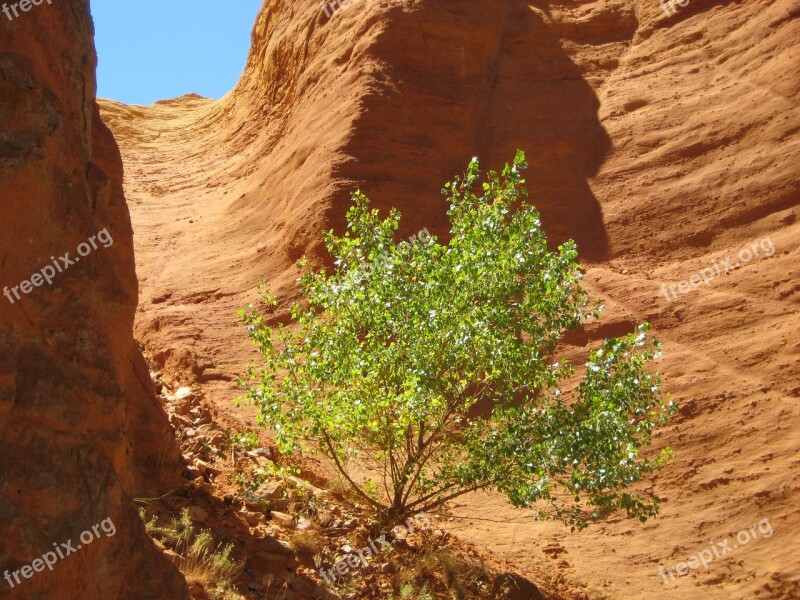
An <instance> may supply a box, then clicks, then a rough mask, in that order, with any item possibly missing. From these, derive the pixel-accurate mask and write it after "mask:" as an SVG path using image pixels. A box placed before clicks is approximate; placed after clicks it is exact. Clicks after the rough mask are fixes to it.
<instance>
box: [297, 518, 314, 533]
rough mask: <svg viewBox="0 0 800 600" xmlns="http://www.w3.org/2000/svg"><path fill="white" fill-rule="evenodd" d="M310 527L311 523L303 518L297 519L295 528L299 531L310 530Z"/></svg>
mask: <svg viewBox="0 0 800 600" xmlns="http://www.w3.org/2000/svg"><path fill="white" fill-rule="evenodd" d="M311 525H312V523H311V521H309V520H308V519H306V518H305V517H300V518H299V519H297V528H298V529H299V530H300V531H305V530H307V529H311Z"/></svg>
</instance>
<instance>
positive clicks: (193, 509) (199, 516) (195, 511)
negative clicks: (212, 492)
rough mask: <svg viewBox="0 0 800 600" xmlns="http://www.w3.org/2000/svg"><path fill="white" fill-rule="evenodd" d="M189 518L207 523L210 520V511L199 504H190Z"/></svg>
mask: <svg viewBox="0 0 800 600" xmlns="http://www.w3.org/2000/svg"><path fill="white" fill-rule="evenodd" d="M189 518H190V519H191V520H192V521H194V522H196V523H206V521H208V512H206V510H205V509H204V508H200V507H199V506H190V507H189Z"/></svg>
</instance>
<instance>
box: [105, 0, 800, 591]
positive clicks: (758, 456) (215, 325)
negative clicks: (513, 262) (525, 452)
mask: <svg viewBox="0 0 800 600" xmlns="http://www.w3.org/2000/svg"><path fill="white" fill-rule="evenodd" d="M665 4H667V5H669V2H668V0H667V1H666V2H665ZM684 4H686V5H685V6H680V5H678V4H677V2H673V3H672V5H673V6H674V10H672V9H670V10H669V13H670V14H669V15H668V14H666V12H665V10H664V9H663V8H662V7H661V6H660V3H659V1H658V0H610V1H605V0H604V1H596V2H592V1H584V2H577V3H576V2H564V3H556V2H548V1H546V2H522V1H515V0H492V1H488V0H487V1H476V0H459V1H453V2H442V1H438V0H401V1H397V2H391V3H389V2H379V1H377V0H361V1H359V2H354V3H353V4H352V5H351V6H350V7H348V8H346V9H342V10H340V11H337V12H336V13H335V14H334V15H333V17H331V18H328V17H327V16H326V15H325V14H324V13H323V11H322V10H321V8H320V6H319V4H318V3H315V2H308V3H301V2H283V1H279V0H267V1H266V2H265V4H264V7H263V8H262V11H261V13H260V14H259V16H258V19H257V21H256V24H255V27H254V29H253V40H252V49H251V54H250V58H249V61H248V64H247V67H246V69H245V72H244V73H243V75H242V78H241V80H240V82H239V84H238V85H237V87H236V88H235V89H234V90H233V91H232V92H231V93H230V94H229V95H227V96H226V97H225V98H223V99H222V100H220V101H218V102H215V101H210V100H205V99H202V98H199V97H197V96H187V97H183V98H178V99H173V100H169V101H164V102H160V103H157V104H155V105H153V106H151V107H137V106H125V105H122V104H119V103H115V102H102V103H101V107H102V114H103V118H104V120H105V122H106V123H107V124H108V125H109V127H110V128H111V129H112V131H113V132H114V134H115V136H116V137H117V140H118V142H119V144H120V148H121V151H122V155H123V159H124V162H125V164H126V171H125V172H126V175H125V177H126V179H125V187H126V193H127V197H128V199H129V201H130V202H131V203H132V204H131V210H132V220H133V223H134V225H135V229H136V234H137V237H136V250H137V260H138V268H139V274H140V277H141V283H142V303H141V306H140V309H139V310H140V312H139V314H138V315H137V322H136V331H137V335H138V336H139V337H140V338H141V339H142V340H143V341H144V342H145V344H146V346H147V347H148V349H149V350H150V351H151V352H153V357H154V359H155V360H156V362H157V363H158V364H159V366H162V367H164V369H165V370H166V371H167V372H168V373H172V374H173V375H174V376H180V377H182V378H187V379H188V378H194V379H196V380H197V381H199V382H200V383H201V384H202V385H203V386H205V390H204V391H206V392H207V393H209V394H210V395H211V396H212V398H213V399H215V400H216V401H218V402H219V403H220V405H221V406H227V401H228V400H230V399H231V398H232V397H234V396H235V395H236V393H237V392H236V390H235V386H233V385H232V383H231V381H232V379H233V377H235V375H236V374H237V373H240V372H242V370H243V369H244V367H245V365H246V364H247V363H248V362H249V361H250V360H251V359H253V358H255V354H254V351H253V350H252V349H251V348H250V345H249V342H248V340H247V338H246V336H245V335H244V332H243V331H242V328H241V325H240V324H239V323H238V319H237V317H236V311H237V310H238V309H240V308H242V306H243V305H245V304H246V303H247V302H250V301H253V300H254V298H255V293H254V288H255V285H256V284H257V283H258V281H259V280H261V279H267V280H268V281H269V283H270V287H271V288H272V291H273V292H275V293H276V294H277V295H278V296H279V297H280V298H281V299H282V300H284V301H287V300H289V299H290V298H291V297H292V295H293V294H296V287H295V283H294V278H295V277H296V272H295V271H294V268H293V266H292V265H293V263H294V261H295V260H296V259H297V258H299V257H300V256H301V255H302V254H304V253H308V254H310V255H311V256H312V257H314V258H323V259H324V258H325V257H324V254H322V253H321V252H320V246H319V240H320V231H321V230H322V229H326V228H331V227H340V226H341V225H342V223H343V222H344V211H345V208H346V206H347V203H348V194H349V192H350V191H352V190H353V189H354V188H356V187H361V189H362V190H364V191H365V192H366V193H367V194H368V195H369V196H370V197H372V198H373V200H374V201H375V204H376V205H377V206H378V207H380V208H382V209H386V208H388V207H389V206H396V207H398V208H399V209H400V210H401V212H402V213H403V221H402V224H401V231H400V233H399V236H398V237H406V236H408V235H410V234H412V233H414V232H416V231H418V230H420V229H422V228H423V227H425V228H428V229H429V230H430V231H431V232H434V233H438V234H446V222H445V209H446V207H445V205H444V203H443V202H442V199H441V196H440V195H439V193H438V190H439V189H440V187H441V185H442V184H443V183H444V182H445V181H446V180H448V179H449V178H450V177H452V176H453V174H455V173H456V172H462V171H463V169H464V168H465V167H466V165H467V163H468V161H469V159H470V158H471V157H472V156H473V155H477V156H479V157H480V158H481V160H482V164H483V166H484V167H486V168H494V169H499V168H501V167H502V163H503V162H505V161H508V160H510V159H511V157H512V156H513V151H514V150H515V149H516V148H522V149H524V150H526V151H527V153H528V158H529V162H530V164H531V168H530V170H529V171H528V173H527V175H526V178H527V187H528V189H529V190H530V200H531V202H533V203H534V204H535V205H536V206H537V207H539V208H540V209H541V211H542V215H543V222H544V225H545V228H546V229H547V231H548V233H549V234H550V236H551V238H552V239H553V241H556V242H557V241H559V240H561V239H564V238H566V237H573V238H575V239H576V240H577V241H578V243H579V245H580V249H581V251H582V252H583V256H584V259H586V260H587V262H589V270H588V273H587V277H586V284H587V287H588V288H589V290H590V291H591V292H592V293H593V294H594V295H595V296H598V297H600V298H603V299H604V301H605V303H606V305H607V307H608V311H607V312H606V313H605V315H604V317H603V319H602V321H601V323H602V325H601V326H599V327H598V326H595V327H590V328H588V330H587V332H586V335H585V336H584V339H583V342H584V343H587V344H588V343H594V341H596V340H597V338H598V337H601V336H610V335H619V334H623V333H627V332H629V331H631V330H632V328H633V326H634V324H635V323H636V322H637V321H639V320H643V319H647V320H649V321H651V322H652V323H653V325H654V334H655V335H656V336H657V337H658V338H660V339H661V340H662V341H663V342H664V343H665V347H664V358H663V360H662V361H661V363H660V364H659V368H660V369H661V370H662V371H663V372H664V376H665V380H666V382H667V389H668V390H669V391H670V392H672V393H673V394H674V397H675V399H676V400H677V401H678V402H679V403H681V405H682V407H683V408H682V410H681V413H680V415H679V416H678V417H677V418H676V421H675V423H674V424H673V425H672V426H670V427H669V428H667V429H666V430H665V431H664V432H663V433H661V434H659V435H658V436H657V438H656V442H657V445H659V446H664V445H670V446H672V447H673V448H674V449H675V451H676V454H677V458H676V460H675V461H674V462H673V463H671V464H670V465H669V466H668V467H667V468H666V469H665V470H664V472H663V473H662V474H660V475H659V476H657V477H656V478H655V480H654V481H653V482H648V486H649V485H651V484H653V485H654V486H655V487H653V488H652V489H654V490H656V491H657V493H658V494H659V496H660V497H662V498H663V499H664V502H663V516H662V518H661V519H659V520H658V521H655V522H652V523H648V524H647V525H645V526H639V525H637V524H634V523H630V522H628V521H624V520H623V521H618V520H612V521H611V522H609V523H606V524H604V525H602V526H600V527H597V528H594V529H592V530H589V531H588V532H584V533H582V534H581V535H579V536H567V535H565V531H564V529H563V528H562V527H560V526H558V525H552V524H541V523H533V522H531V521H530V520H527V519H525V518H524V515H522V514H521V513H519V512H518V511H513V510H511V509H510V508H509V507H508V505H507V502H505V501H503V500H502V499H499V498H496V497H489V498H488V499H487V497H485V496H480V497H475V498H471V499H469V502H470V504H469V505H468V506H467V507H466V509H465V515H472V516H476V515H477V516H480V517H483V516H485V515H486V514H491V516H492V518H493V520H492V521H481V520H478V521H472V522H471V524H470V525H469V526H464V527H461V528H459V529H458V533H459V534H460V535H463V536H465V537H467V538H469V539H471V540H473V541H476V542H477V543H480V544H482V545H486V546H489V547H491V548H492V549H493V550H494V551H495V552H497V553H498V554H500V555H502V556H503V557H504V558H508V559H509V560H511V561H512V562H513V563H514V564H515V565H516V566H517V567H518V568H519V569H520V570H521V571H522V572H523V573H525V574H530V573H535V572H536V570H537V569H540V568H541V564H545V565H546V570H548V571H556V572H557V579H558V580H559V581H562V582H566V583H565V585H571V583H574V584H575V586H577V587H576V590H577V591H576V592H575V594H574V595H573V597H581V594H584V591H583V588H582V586H583V585H584V583H585V585H586V586H588V588H589V591H588V592H586V594H587V595H588V596H589V597H601V596H600V595H606V596H608V597H613V598H631V599H633V598H636V599H640V600H641V599H647V600H656V599H658V600H661V599H662V598H693V597H703V598H712V599H715V598H720V599H722V598H725V599H727V598H731V597H750V596H753V597H756V595H757V597H764V598H787V597H792V595H793V594H794V596H798V595H800V592H799V591H798V590H797V577H798V574H797V570H796V564H795V563H796V561H794V560H793V557H796V556H797V555H798V553H800V541H799V540H800V539H799V538H798V537H797V536H796V532H797V530H798V528H799V527H800V522H798V513H797V511H796V506H797V504H798V500H800V497H799V496H800V495H799V494H798V486H797V484H796V482H797V481H798V478H799V477H800V473H798V463H797V460H796V452H797V437H796V431H797V429H798V427H800V416H798V413H797V410H796V404H797V396H798V390H800V384H798V373H797V364H798V347H797V342H796V340H797V339H798V337H799V336H798V334H799V333H800V330H799V329H800V326H799V325H798V322H799V321H800V320H798V319H797V302H798V296H797V292H798V288H797V283H796V281H797V259H798V240H799V239H800V226H798V220H797V213H798V199H800V184H799V180H800V174H799V173H798V167H797V165H798V164H800V160H799V159H800V138H799V137H798V131H800V111H798V95H799V93H800V74H799V73H798V69H800V60H798V39H800V35H799V34H800V32H799V31H798V18H797V17H798V14H799V13H798V5H797V2H796V1H795V0H753V1H750V0H748V1H747V2H724V1H721V0H688V2H687V1H686V0H684ZM767 239H769V241H770V242H772V243H773V244H774V248H775V251H774V252H770V251H768V250H765V248H768V245H767V244H766V243H765V244H764V245H759V246H758V247H760V248H762V250H761V255H760V256H758V257H755V258H753V259H752V260H749V261H746V264H743V265H741V266H740V268H738V269H735V270H732V271H731V272H729V273H728V274H720V275H718V276H716V277H714V279H713V280H711V281H709V284H708V285H705V284H702V285H701V286H700V287H698V286H694V285H692V286H691V287H690V288H689V289H688V291H687V292H685V293H684V292H681V293H680V294H679V295H678V296H677V297H675V298H672V299H670V300H668V299H667V298H666V297H665V296H663V294H662V291H661V286H662V285H667V286H670V285H673V286H674V285H676V284H679V282H681V281H684V280H689V279H690V278H691V277H692V275H694V274H695V273H698V272H699V271H700V270H701V269H704V268H707V267H709V266H710V265H714V264H719V262H718V261H720V260H723V259H728V258H731V259H732V260H731V262H733V263H736V262H739V260H740V259H739V256H740V252H741V249H742V248H747V247H751V244H753V243H756V244H757V245H758V244H760V243H761V242H766V240H767ZM745 255H746V254H745ZM687 285H688V284H687ZM285 305H286V302H284V305H283V306H285ZM579 350H580V349H575V350H574V352H575V354H577V353H578V352H579ZM763 519H769V520H770V523H772V524H773V525H774V531H775V533H774V536H773V537H771V538H769V539H766V538H761V537H760V538H759V539H758V540H755V541H752V542H751V543H749V544H747V547H746V548H739V549H738V550H736V551H735V552H736V554H733V555H730V554H729V555H728V556H726V557H724V558H722V557H720V558H719V559H717V560H716V561H715V562H714V563H712V565H711V566H710V567H709V569H700V570H692V572H691V576H684V577H680V578H678V579H674V578H673V579H670V578H669V577H667V580H666V582H665V581H663V580H662V576H661V575H660V574H659V572H658V567H659V565H663V566H665V567H672V566H674V565H675V564H676V563H680V562H685V561H686V560H687V558H688V557H689V556H692V555H696V554H698V553H699V552H701V551H703V550H706V549H707V548H709V546H710V540H712V539H713V540H715V541H717V542H719V541H721V540H722V539H724V538H726V537H730V536H732V535H735V534H736V533H737V532H739V531H741V530H742V529H747V528H748V527H750V526H751V525H753V524H756V523H759V522H761V521H762V520H763ZM556 542H557V544H559V546H558V547H557V548H555V547H554V546H552V544H554V543H556ZM542 548H545V549H547V548H554V549H553V550H552V551H551V552H550V553H549V554H548V553H543V552H542ZM552 555H555V556H556V557H560V558H558V560H551V558H549V556H552ZM532 579H536V577H535V575H534V576H533V577H532ZM793 586H794V587H793ZM577 588H581V589H577Z"/></svg>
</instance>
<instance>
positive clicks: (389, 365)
mask: <svg viewBox="0 0 800 600" xmlns="http://www.w3.org/2000/svg"><path fill="white" fill-rule="evenodd" d="M526 166H527V165H526V163H525V156H524V154H523V153H522V152H521V151H518V152H517V155H516V157H515V160H514V162H513V165H511V166H509V165H508V164H506V165H505V168H504V169H503V171H502V173H501V174H500V175H498V174H497V173H496V172H493V171H490V172H488V173H487V174H486V177H485V182H483V183H482V185H481V186H480V187H479V188H478V186H477V183H478V179H479V177H480V171H479V163H478V160H477V159H473V160H472V162H471V163H470V165H469V168H468V170H467V172H466V174H465V175H464V176H463V177H456V178H455V180H454V181H453V182H450V183H448V184H446V185H445V187H444V189H443V190H442V192H443V194H444V195H445V196H446V197H447V198H448V200H449V203H450V205H449V209H448V211H447V214H448V216H449V218H450V222H451V226H452V229H451V231H450V239H449V242H447V243H441V242H439V241H438V240H437V239H436V238H435V237H427V236H426V239H415V240H414V241H413V243H410V244H409V243H405V244H400V245H395V243H394V235H395V232H396V231H397V229H398V224H399V221H400V215H399V214H398V212H397V211H396V210H392V211H391V212H390V214H389V216H388V218H386V219H384V220H382V219H380V218H379V215H378V211H377V210H374V209H370V207H369V200H368V199H367V198H366V197H365V196H364V195H363V194H361V193H360V192H355V193H354V194H353V195H352V200H353V205H352V207H351V208H350V209H349V211H348V213H347V223H348V225H347V231H346V232H345V233H344V235H342V236H337V235H336V234H335V233H334V232H333V231H328V232H326V233H325V234H324V240H325V244H326V247H327V249H328V251H329V252H330V254H331V255H332V256H333V257H334V259H335V262H334V263H333V266H331V268H330V269H328V270H325V269H323V270H315V269H313V268H312V267H311V266H310V265H309V263H308V261H307V260H305V259H303V260H301V261H300V263H299V266H300V269H301V274H302V276H301V277H300V278H299V279H298V282H299V284H300V287H301V289H302V293H303V296H304V299H305V301H304V302H303V303H298V304H295V305H294V306H293V307H292V312H291V315H292V322H291V323H289V324H288V325H287V326H283V325H278V326H277V329H276V330H273V328H272V327H270V326H269V325H268V324H267V323H266V321H265V319H264V317H263V316H262V315H261V314H260V313H259V311H258V310H257V309H256V308H255V307H253V306H252V305H251V306H250V307H249V310H247V311H242V313H241V314H242V316H243V318H244V320H245V322H246V323H247V327H248V331H249V334H250V337H251V338H252V339H253V341H254V342H255V343H256V344H257V345H258V347H259V349H260V351H261V353H262V354H263V356H264V359H265V364H264V366H263V368H262V369H260V370H255V369H252V368H251V370H250V372H249V381H248V382H241V383H242V385H244V386H245V388H246V396H247V398H248V399H249V400H250V401H252V402H254V403H255V404H256V406H257V407H258V409H259V413H260V416H259V421H260V423H261V424H262V425H264V426H271V427H273V428H274V429H275V431H276V432H277V443H278V445H279V448H280V449H281V451H283V452H284V453H292V452H295V451H298V450H304V449H315V450H318V451H319V452H321V453H322V454H323V455H324V456H326V457H327V458H328V459H330V461H331V462H332V464H333V466H335V468H336V470H337V471H338V472H339V473H340V474H341V476H342V477H343V478H344V479H345V480H346V481H347V483H348V484H349V486H350V487H351V488H352V490H353V491H354V493H355V494H356V495H357V496H358V497H359V498H360V499H361V500H362V501H364V502H366V503H367V504H368V505H369V506H371V507H372V508H373V509H374V510H375V512H376V514H377V516H378V517H379V518H380V519H382V520H386V521H391V520H398V519H402V518H405V517H406V516H408V515H410V514H413V513H414V512H418V511H430V510H432V509H435V508H437V507H441V506H442V505H443V504H446V503H447V502H448V501H450V500H452V499H454V498H456V497H458V496H461V495H463V494H465V493H468V492H470V491H473V490H488V489H494V490H498V491H500V492H502V493H503V494H505V495H507V496H508V498H509V499H510V500H511V502H513V503H514V504H515V505H516V506H520V507H534V506H535V505H536V506H537V507H538V508H539V509H540V510H538V512H537V515H538V516H539V517H541V518H557V519H561V520H562V521H564V522H566V523H568V524H570V525H572V526H573V529H574V528H576V527H577V528H581V527H584V526H586V525H587V524H588V523H589V522H590V521H593V520H596V519H598V518H601V517H602V516H604V515H607V514H608V513H610V512H613V511H616V510H620V509H622V510H625V511H627V515H628V516H629V517H638V518H640V519H641V520H642V521H645V520H646V519H647V518H648V517H651V516H654V515H655V514H656V513H657V511H658V501H657V498H656V497H654V496H646V495H638V494H635V493H629V492H627V491H625V490H626V489H628V488H629V487H630V486H631V485H632V484H634V483H635V482H637V481H639V480H640V479H641V478H642V477H643V476H644V475H645V474H647V473H649V472H651V471H653V470H654V469H655V468H657V467H658V466H659V465H660V464H661V463H663V462H664V461H665V460H666V459H667V457H668V454H669V450H668V449H666V450H665V451H663V452H662V453H660V454H659V455H657V456H655V457H651V458H648V457H646V456H643V455H642V453H641V450H642V449H644V448H645V447H647V446H649V444H650V437H651V433H652V431H653V430H654V429H655V428H657V427H658V426H660V425H662V424H663V423H665V422H666V420H667V419H668V418H669V416H670V414H672V412H674V409H675V407H674V403H672V402H668V401H666V400H665V399H664V398H663V396H662V394H661V393H660V391H659V385H660V380H659V375H658V374H650V373H648V372H647V370H646V363H647V361H648V360H650V359H651V358H653V357H654V356H656V355H657V353H658V342H657V341H652V342H648V341H647V339H646V333H645V332H646V331H647V329H648V326H647V325H646V324H643V325H640V326H639V327H638V331H637V332H634V333H631V334H629V335H627V336H626V337H623V338H618V339H616V338H615V339H608V340H605V341H603V342H602V343H601V344H600V347H599V348H596V349H594V350H591V352H590V353H589V356H588V362H586V365H585V376H584V378H583V380H582V382H581V383H580V384H579V385H577V387H576V386H575V385H573V386H572V388H574V391H573V392H572V393H562V390H563V388H564V385H565V383H566V384H569V382H570V381H573V380H574V378H573V373H574V367H573V365H572V364H570V363H569V362H568V361H566V360H560V361H557V360H556V351H557V346H558V343H559V341H560V340H561V339H562V337H563V335H564V334H565V333H566V332H568V331H570V330H573V329H575V328H578V327H580V326H581V324H582V323H583V321H585V320H587V319H591V318H597V317H598V316H599V314H598V313H599V311H600V310H602V306H599V305H597V304H590V302H589V299H588V296H587V294H586V292H585V291H584V290H583V289H582V288H581V286H580V285H579V282H580V279H581V277H582V275H583V271H582V270H581V268H580V267H579V265H578V263H577V256H578V253H577V249H576V246H575V244H574V242H572V241H569V242H566V243H564V244H562V245H560V246H559V247H558V248H557V249H556V250H552V251H551V250H549V249H548V247H547V239H546V236H545V234H544V232H543V231H542V229H541V227H540V220H539V214H538V212H537V211H536V210H535V208H533V207H532V206H530V205H528V204H526V203H525V202H524V201H523V200H522V199H521V196H523V195H527V194H526V192H525V190H524V188H522V184H524V179H522V177H521V173H522V171H523V170H524V169H525V168H526ZM476 188H478V193H480V195H477V194H476ZM261 295H262V301H263V302H264V303H265V304H266V306H267V309H268V310H269V309H270V307H275V306H276V305H277V302H276V299H275V298H274V297H272V296H271V295H270V294H269V293H268V292H267V291H266V290H263V289H262V293H261ZM356 472H358V473H360V474H361V475H356ZM365 473H366V475H365Z"/></svg>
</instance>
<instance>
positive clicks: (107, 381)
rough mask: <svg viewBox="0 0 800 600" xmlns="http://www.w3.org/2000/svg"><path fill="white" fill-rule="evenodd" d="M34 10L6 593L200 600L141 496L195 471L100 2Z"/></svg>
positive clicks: (12, 211) (19, 211) (29, 17)
mask: <svg viewBox="0 0 800 600" xmlns="http://www.w3.org/2000/svg"><path fill="white" fill-rule="evenodd" d="M28 8H29V10H28V12H22V10H21V9H19V11H18V12H19V16H18V17H17V18H15V19H13V20H7V19H6V17H5V16H2V15H0V128H1V129H0V215H2V216H0V273H1V274H2V280H1V281H0V285H2V286H4V288H3V291H4V295H3V296H0V540H2V541H0V577H3V579H0V598H15V599H16V598H19V599H26V600H27V599H31V598H37V599H53V600H67V599H75V600H78V599H80V600H87V599H96V600H108V599H109V598H137V599H153V600H155V599H161V598H176V599H180V598H186V597H187V592H186V584H185V581H184V580H183V577H182V576H181V575H180V573H179V572H178V571H177V570H176V569H175V568H174V567H173V565H172V564H171V563H170V562H169V561H167V560H166V558H165V557H163V556H162V555H161V553H160V552H159V551H158V550H157V549H156V548H155V546H154V545H153V544H152V542H151V540H150V539H149V538H148V537H147V535H146V534H145V531H144V526H143V523H142V521H141V519H140V518H139V516H138V515H137V513H136V510H135V508H134V504H133V502H132V499H133V498H134V497H138V498H146V497H154V496H158V495H161V494H163V493H165V492H168V491H170V490H172V489H174V488H175V487H178V486H179V485H180V479H179V474H180V469H181V467H180V463H179V455H178V451H177V447H176V445H175V442H174V438H173V437H172V435H171V431H170V429H169V426H168V423H167V420H166V416H165V414H164V412H163V410H162V409H161V407H160V406H159V405H158V403H157V401H156V398H155V394H154V391H153V388H152V383H151V381H150V376H149V373H148V370H147V366H146V363H145V362H144V359H143V357H142V355H141V352H140V350H139V349H138V347H137V346H136V343H135V341H134V339H133V318H134V313H135V309H136V304H137V294H138V284H137V280H136V275H135V272H134V256H133V239H132V228H131V222H130V216H129V213H128V208H127V206H126V203H125V198H124V196H123V192H122V162H121V159H120V155H119V150H118V148H117V145H116V142H115V141H114V139H113V136H112V135H111V133H110V132H109V130H108V129H107V128H106V127H105V125H104V124H103V123H102V122H101V121H100V119H99V113H98V110H97V106H96V102H95V89H96V88H95V66H96V56H95V51H94V46H93V25H92V21H91V17H90V14H89V5H88V2H87V0H75V1H70V2H56V3H53V4H52V5H50V4H48V3H41V4H40V5H39V6H33V5H30V4H28ZM61 257H63V259H62V258H61ZM101 523H102V526H100V527H98V525H99V524H101ZM93 526H94V527H95V530H94V531H92V527H93ZM85 532H88V533H85ZM81 535H83V537H81ZM70 547H71V548H72V551H71V550H70V549H69V548H70ZM47 553H49V554H47ZM46 554H47V559H48V565H43V564H42V563H43V561H42V560H37V559H40V558H41V557H42V556H45V555H46ZM62 555H63V558H62ZM31 565H32V566H31ZM48 567H52V568H48Z"/></svg>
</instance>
